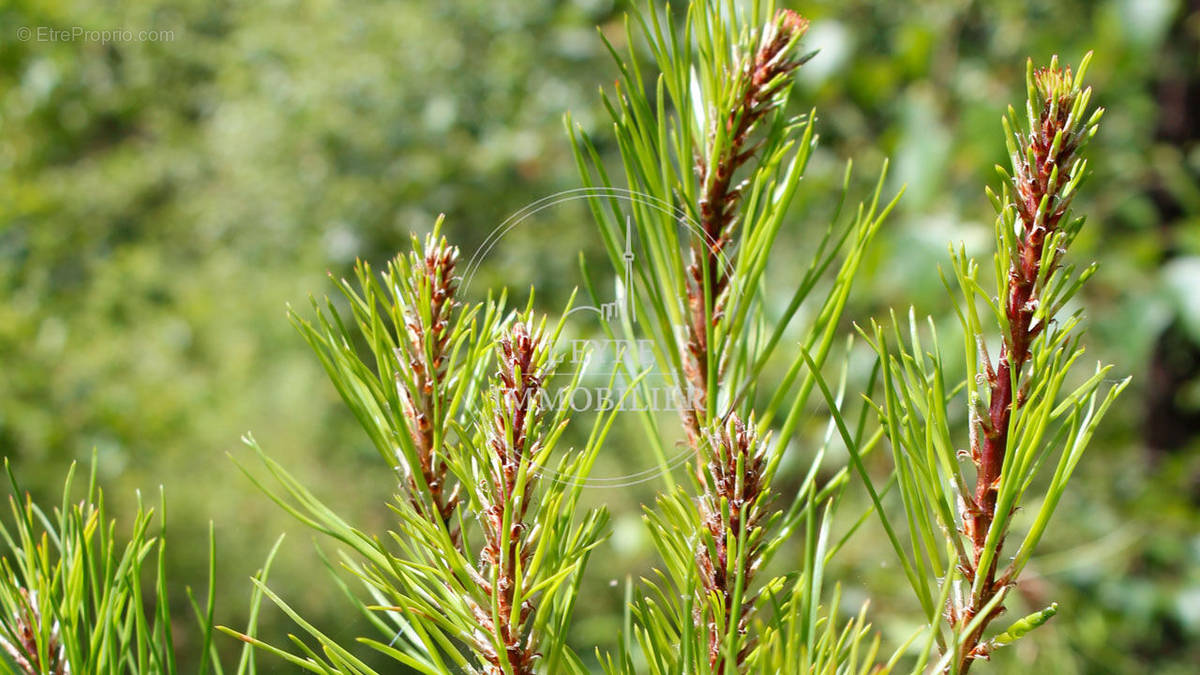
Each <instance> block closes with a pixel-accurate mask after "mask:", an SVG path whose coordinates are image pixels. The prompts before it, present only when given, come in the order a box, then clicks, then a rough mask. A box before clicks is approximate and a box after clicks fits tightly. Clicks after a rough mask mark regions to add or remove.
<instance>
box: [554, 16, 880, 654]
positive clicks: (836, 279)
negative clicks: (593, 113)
mask: <svg viewBox="0 0 1200 675" xmlns="http://www.w3.org/2000/svg"><path fill="white" fill-rule="evenodd" d="M676 23H677V22H675V21H673V20H672V19H671V17H669V16H667V17H663V16H661V15H660V14H659V12H658V10H657V9H655V8H653V7H647V8H646V9H645V10H644V11H642V12H636V13H634V14H633V15H632V18H631V21H630V22H629V23H628V30H627V40H626V41H627V43H628V44H629V50H628V52H627V54H618V53H617V52H616V50H613V56H614V58H615V59H616V61H617V64H618V67H619V68H620V70H621V79H620V80H619V81H618V86H617V88H616V90H615V92H614V93H613V95H612V96H606V98H605V104H606V106H607V109H608V111H609V113H610V116H611V118H612V122H613V129H614V131H615V134H616V139H617V144H618V148H619V149H620V153H621V158H622V165H623V167H624V169H625V179H626V187H622V188H618V190H628V193H629V194H632V195H634V196H635V197H636V198H635V199H631V200H629V201H628V202H620V201H618V200H617V199H605V198H603V197H597V198H595V199H593V200H592V210H593V214H594V215H595V217H596V220H597V222H598V223H599V224H600V226H601V229H602V232H603V233H604V239H605V242H606V243H607V244H608V247H609V254H610V259H611V260H612V262H613V265H614V267H616V268H617V269H620V266H621V264H622V258H621V250H620V246H619V244H620V242H622V241H623V240H624V238H623V237H622V236H621V234H622V232H623V231H624V227H625V223H626V216H625V214H624V213H623V212H622V210H623V209H628V210H629V211H630V212H631V219H632V223H633V226H634V228H635V231H636V233H637V240H638V241H639V242H640V244H641V247H642V249H643V256H642V257H641V258H640V259H641V260H645V261H646V262H645V263H644V264H643V265H642V266H641V268H640V269H638V270H637V275H636V278H635V282H636V283H635V285H634V286H635V287H634V288H631V289H628V292H629V293H632V294H636V295H637V302H635V303H632V306H633V307H635V308H636V311H637V312H638V316H637V324H636V325H637V326H639V327H648V330H649V331H650V334H651V336H652V337H653V343H654V346H655V357H656V359H658V361H659V363H661V364H664V365H668V366H669V367H670V370H671V372H672V373H673V374H674V376H675V379H676V383H677V385H678V387H679V388H680V390H681V392H682V395H681V396H680V397H679V398H680V400H681V401H683V402H684V405H683V406H682V407H681V410H680V416H681V418H682V428H683V434H684V437H685V439H686V441H687V443H688V446H689V447H690V448H691V450H692V452H693V453H694V454H695V460H696V462H695V467H696V470H695V471H694V472H693V473H692V479H693V480H692V481H691V487H692V490H691V491H690V492H688V491H687V490H682V489H678V488H676V486H675V484H674V481H673V479H672V478H671V476H670V473H669V470H668V467H667V466H666V464H665V462H664V466H663V474H664V478H665V480H664V482H665V483H666V484H667V486H668V490H667V493H666V494H664V495H663V496H661V497H660V499H659V500H658V504H657V508H656V509H654V510H651V511H650V512H648V514H647V522H648V525H649V527H650V529H651V532H652V535H653V536H654V538H655V543H656V546H657V548H658V550H659V553H660V555H661V556H662V558H663V564H664V569H663V570H662V571H661V572H659V573H658V576H657V577H656V578H655V579H654V580H648V581H646V585H647V586H648V587H649V588H650V589H652V596H651V597H654V598H658V599H660V600H661V602H650V601H646V602H637V603H635V604H634V607H633V623H635V624H637V625H639V626H640V627H641V629H642V631H643V632H639V633H638V634H637V635H636V636H632V635H631V636H629V638H628V639H627V640H626V641H625V643H626V644H627V645H631V644H632V643H633V642H634V641H635V640H636V642H637V643H638V644H639V645H640V646H641V648H642V650H643V652H645V654H646V657H647V659H648V660H650V661H651V662H652V663H655V664H656V666H657V667H658V668H659V670H658V671H657V672H673V671H674V669H680V668H681V669H683V670H684V671H687V672H722V673H741V672H750V671H754V672H778V667H779V663H778V662H777V661H773V660H772V657H771V656H770V653H769V652H762V653H758V652H757V651H756V650H758V649H759V647H760V646H763V645H764V644H766V641H764V640H763V639H762V638H764V637H769V640H770V641H772V644H774V643H773V641H774V640H775V639H776V638H777V637H778V636H779V635H782V634H784V633H785V632H786V631H787V630H789V629H788V628H786V627H785V624H786V623H787V621H788V619H787V618H785V617H786V616H788V615H787V612H786V611H782V610H781V609H780V608H779V607H776V606H774V603H775V600H776V598H777V597H783V596H784V595H786V594H785V593H784V592H783V589H784V587H785V586H788V585H790V582H788V581H785V580H784V579H782V578H777V579H768V580H766V581H765V582H761V583H760V581H759V580H758V579H756V572H757V571H758V570H759V569H761V567H762V566H763V565H765V563H766V561H767V560H768V559H769V558H770V556H771V554H772V553H773V552H774V551H776V550H777V549H778V548H779V546H780V545H781V543H782V542H783V541H784V540H786V539H787V538H788V537H789V536H790V535H791V533H792V532H794V531H795V529H796V528H797V527H798V526H799V524H800V523H801V522H802V521H804V520H805V519H810V520H811V519H812V518H814V517H816V516H815V512H816V507H815V504H810V503H808V501H806V500H808V499H811V498H813V497H815V495H816V494H817V493H818V492H819V493H820V495H821V498H820V499H819V500H817V501H816V503H821V502H824V500H826V499H828V498H830V497H831V495H832V494H833V493H834V492H836V490H837V486H838V485H840V484H841V480H842V478H844V476H845V474H844V473H841V472H834V474H835V476H836V478H835V479H834V480H833V481H831V482H830V483H829V484H827V485H824V486H818V485H817V478H816V477H817V475H818V467H819V466H820V464H821V462H822V457H823V452H821V451H817V452H816V453H815V456H814V457H813V462H814V463H813V466H812V468H811V469H810V471H809V472H808V474H807V475H806V477H805V479H804V481H803V483H802V487H801V488H800V490H798V492H797V494H796V495H795V496H794V498H793V502H792V504H791V505H790V506H786V508H781V509H780V510H772V508H771V506H772V505H771V504H770V495H771V489H770V482H771V478H772V475H773V473H774V471H775V469H776V468H777V467H778V464H779V462H780V460H781V458H782V455H783V451H784V449H785V448H787V447H788V445H789V443H791V441H792V439H793V437H794V436H795V435H796V432H797V430H798V428H799V427H800V425H801V422H802V420H803V419H804V417H805V414H806V413H807V412H808V411H807V402H808V397H809V394H810V393H811V391H812V386H813V384H814V379H813V378H812V375H811V374H809V375H805V374H803V373H802V371H803V370H804V369H805V363H804V360H803V359H802V358H801V357H800V355H799V351H798V350H797V351H793V352H792V353H791V354H783V353H781V352H782V351H783V350H779V349H777V348H778V347H779V346H780V345H781V341H782V340H783V339H784V334H785V332H786V331H787V330H788V328H789V327H790V326H789V324H791V322H792V319H793V318H794V317H795V316H796V314H797V313H798V311H799V310H800V307H801V306H802V305H804V304H806V303H812V305H813V306H812V307H810V311H811V315H812V316H813V317H815V318H814V320H813V321H812V322H811V323H810V324H809V325H807V326H802V327H800V334H801V336H802V337H801V338H800V342H801V345H802V346H803V347H804V349H806V350H810V351H811V352H812V353H813V355H814V358H815V359H816V361H817V362H818V363H819V364H824V363H825V361H826V359H827V357H828V356H829V354H830V351H831V349H832V346H833V342H834V340H835V336H836V333H837V327H838V323H839V318H840V316H841V313H842V310H843V308H844V307H845V302H846V299H847V297H848V294H849V291H850V288H851V286H852V283H853V279H854V276H855V274H856V273H857V271H858V268H859V265H860V262H861V261H862V258H863V255H864V252H865V250H866V247H867V245H868V244H869V242H870V241H871V239H872V238H873V236H874V234H875V232H876V231H877V230H878V228H879V226H880V225H881V223H882V221H883V219H884V218H885V217H886V215H887V213H888V212H889V211H890V210H891V208H892V206H894V204H895V201H892V202H891V203H889V204H883V203H881V202H880V194H881V192H882V184H883V177H882V176H881V177H880V183H879V186H878V187H877V189H876V192H875V195H874V196H873V198H872V199H871V200H870V201H869V202H868V203H866V204H863V205H861V206H860V207H859V209H857V211H856V212H855V213H854V215H853V216H852V217H851V218H850V219H849V222H845V221H844V220H843V219H842V217H841V216H842V209H841V205H842V204H843V203H844V199H845V193H844V192H843V194H842V200H843V201H840V202H839V203H838V208H837V209H836V211H835V213H834V217H833V221H832V222H831V223H830V224H829V226H828V227H826V228H824V230H823V231H822V232H821V233H820V234H819V235H818V236H817V237H816V240H817V245H816V246H815V251H814V253H813V258H812V260H811V261H810V263H809V265H808V267H807V269H804V270H803V272H802V274H801V275H798V276H799V278H795V276H792V277H788V281H787V283H789V284H792V285H793V286H794V288H795V291H794V292H793V295H792V297H791V298H790V301H789V302H788V304H787V305H786V307H785V308H784V309H783V311H782V312H779V311H778V310H773V311H770V312H768V311H767V309H766V307H765V303H764V299H765V288H764V285H765V283H766V278H767V262H768V260H769V259H770V258H771V249H772V247H773V246H775V245H776V243H777V241H778V237H779V235H780V233H781V232H782V231H784V228H785V227H788V226H789V222H788V221H789V218H790V214H789V206H790V205H791V203H792V200H793V198H794V197H795V195H796V192H797V190H798V188H799V184H800V181H801V177H802V176H803V174H804V170H805V167H806V166H807V163H808V158H809V157H810V154H811V152H812V149H813V148H814V147H815V143H816V134H815V126H814V121H815V117H814V115H813V114H811V113H810V114H808V115H801V116H795V115H794V113H792V112H791V111H790V110H789V102H790V100H791V94H792V88H793V87H792V83H793V80H794V74H795V72H796V69H797V68H799V67H800V66H801V65H802V64H804V63H805V62H806V61H807V60H808V59H809V58H811V57H812V54H805V53H803V52H802V51H801V50H800V43H801V40H802V38H803V36H804V34H805V32H806V30H807V28H808V22H807V20H805V19H804V18H803V17H801V16H800V15H798V14H796V13H795V12H792V11H790V10H778V11H777V10H776V7H775V4H774V3H773V2H754V3H748V4H747V5H745V6H738V5H735V3H732V2H715V1H696V2H692V3H690V4H689V5H688V9H687V18H686V21H684V22H683V25H682V26H676V25H675V24H676ZM635 28H636V30H635ZM639 37H640V38H641V42H639V40H638V38H639ZM641 43H644V44H646V45H647V46H648V47H649V51H650V53H651V55H652V56H653V61H654V64H655V65H656V66H657V68H658V71H659V73H658V74H657V75H655V76H654V77H655V79H653V80H646V79H644V74H643V70H642V67H641V65H640V63H639V61H640V59H641V57H640V55H639V50H638V46H639V45H640V44H641ZM572 139H573V141H574V143H575V148H576V157H577V159H578V162H579V166H580V171H581V174H582V176H583V179H584V181H585V184H586V185H587V186H588V187H598V188H602V190H601V193H602V194H605V195H608V194H612V193H613V185H612V182H611V180H610V178H609V177H608V175H607V173H606V172H605V170H604V167H603V165H602V163H601V162H600V160H599V155H598V153H597V152H596V150H595V147H594V145H593V144H592V142H591V140H590V139H589V138H588V137H587V136H586V135H584V134H583V132H582V130H579V129H572ZM848 182H849V169H847V174H846V184H848ZM831 270H832V271H833V273H832V274H829V275H827V272H830V271H831ZM827 276H828V277H832V280H831V281H832V283H830V284H829V285H828V286H827V288H826V289H825V290H826V292H825V293H824V294H823V295H822V294H814V293H813V291H814V289H816V288H818V287H820V282H821V281H822V280H824V279H826V277H827ZM624 330H625V335H624V337H625V338H626V339H636V338H638V337H641V335H635V334H633V333H632V332H631V329H630V325H629V324H627V325H625V326H624ZM769 364H771V365H770V371H771V372H773V373H776V374H777V375H776V376H773V377H770V378H769V379H770V380H771V384H770V385H769V386H768V385H765V384H763V382H764V377H763V376H764V374H765V373H767V372H768V369H769ZM629 375H630V376H632V375H633V373H629ZM760 386H762V387H763V391H767V392H768V393H766V394H765V395H764V394H762V392H760V389H759V388H760ZM756 411H757V412H756ZM747 420H753V422H747ZM645 423H646V425H647V428H650V429H654V430H656V432H655V433H654V434H651V436H650V438H649V442H650V443H651V447H652V448H654V450H655V452H656V454H657V455H658V456H659V457H660V458H662V457H664V456H665V453H664V452H663V449H662V447H663V445H664V444H665V443H667V442H669V441H667V440H665V439H666V438H667V436H666V433H664V432H662V431H658V429H659V420H657V419H655V418H654V416H653V415H649V414H647V415H646V416H645ZM729 425H732V426H729ZM768 430H770V431H772V432H773V433H771V434H768V433H766V432H767V431H768ZM769 437H773V439H774V441H773V442H772V441H771V440H770V438H769ZM813 564H814V566H820V565H823V564H824V561H820V562H816V561H814V563H813ZM810 582H811V579H810ZM821 590H822V589H821V587H820V584H819V582H818V583H816V584H811V583H808V584H801V585H799V586H797V587H796V594H797V595H796V597H798V598H804V600H803V602H809V601H814V600H813V597H816V598H819V597H820V595H821ZM809 594H815V595H814V596H813V597H810V596H809ZM814 602H819V601H814ZM781 603H782V604H787V601H781ZM806 606H808V605H806ZM812 606H814V607H815V606H816V605H815V604H814V605H812ZM755 616H762V622H761V623H756V622H755V621H754V617H755ZM807 618H811V617H810V616H809V615H806V619H807ZM806 647H809V648H812V649H814V650H815V649H816V648H817V645H816V643H815V642H813V643H811V644H808V645H806ZM808 653H810V654H813V653H814V652H808ZM815 658H817V659H818V660H819V659H820V657H815ZM618 665H619V664H618V662H616V661H614V662H613V664H612V666H611V667H613V668H617V667H618ZM625 666H628V664H627V663H626V664H625ZM773 667H775V668H776V670H775V671H772V670H771V669H772V668H773ZM755 669H761V670H755ZM622 672H629V670H628V667H626V668H625V670H623V671H622Z"/></svg>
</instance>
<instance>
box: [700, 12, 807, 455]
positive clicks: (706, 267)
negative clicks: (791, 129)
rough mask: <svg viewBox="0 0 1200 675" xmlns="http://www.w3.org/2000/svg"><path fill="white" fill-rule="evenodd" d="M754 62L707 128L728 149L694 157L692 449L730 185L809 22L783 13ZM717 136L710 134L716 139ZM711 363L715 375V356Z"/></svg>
mask: <svg viewBox="0 0 1200 675" xmlns="http://www.w3.org/2000/svg"><path fill="white" fill-rule="evenodd" d="M768 30H769V32H768V33H767V35H766V37H765V38H764V40H763V42H762V45H761V46H760V47H759V49H758V51H757V52H756V53H755V54H754V56H753V58H749V59H747V60H746V62H745V64H744V65H743V66H742V68H743V70H742V72H741V73H740V74H739V78H738V83H739V85H740V86H741V93H740V95H739V96H738V97H737V98H736V103H735V104H734V105H733V106H732V107H731V109H730V110H727V111H726V112H725V114H724V116H723V117H719V118H717V119H716V120H715V121H714V124H719V125H723V126H724V132H725V134H726V135H727V136H726V137H727V142H726V145H725V147H724V149H723V150H722V152H721V153H719V155H718V156H717V157H716V158H714V159H713V160H712V161H709V160H706V159H705V158H703V157H701V156H700V153H699V152H698V153H697V155H698V156H697V160H696V173H697V176H698V178H699V181H700V186H701V193H700V202H699V212H700V229H701V230H702V232H701V233H699V236H700V237H701V239H702V241H698V242H695V243H694V244H693V246H692V251H691V260H690V262H689V264H688V268H687V271H688V276H687V294H688V325H687V341H686V345H685V348H684V355H683V356H684V359H683V362H684V375H685V376H686V380H687V384H686V386H687V391H686V394H687V395H686V396H685V397H684V401H685V409H684V428H685V431H686V432H687V437H688V442H689V443H690V444H691V446H692V448H693V449H696V448H698V446H699V444H700V441H701V430H702V429H703V428H704V426H705V425H706V424H707V422H708V402H709V397H710V396H711V394H712V392H710V391H709V376H710V373H709V355H710V354H709V351H710V349H711V347H712V345H709V344H708V329H709V327H710V326H714V325H716V323H717V321H719V320H720V318H721V314H722V312H723V309H724V304H725V295H726V291H727V289H728V285H729V277H728V275H727V273H726V269H725V264H724V263H723V258H724V255H725V250H726V248H727V247H728V246H729V244H730V242H731V241H732V238H733V233H734V230H735V228H736V226H737V219H738V218H737V216H738V214H737V205H738V202H739V200H740V199H741V190H740V188H738V187H736V186H735V185H734V183H733V178H734V175H735V174H736V173H737V171H738V169H739V168H741V167H742V165H743V164H745V163H746V162H747V161H748V160H749V159H750V158H751V157H752V156H753V155H754V151H755V149H756V148H755V147H754V146H752V145H749V144H748V141H749V137H750V135H751V133H752V132H753V130H754V128H755V126H756V125H757V124H758V122H759V121H760V120H762V119H763V118H764V117H766V115H767V114H768V113H770V112H771V111H772V110H774V109H776V108H777V107H778V106H779V105H780V104H781V101H780V99H779V97H778V96H777V94H778V93H779V91H780V88H781V86H783V84H784V83H785V81H786V80H785V78H786V77H787V76H788V75H789V74H791V72H792V71H794V70H795V69H796V68H798V67H799V66H800V65H801V63H803V61H802V60H801V59H797V58H791V57H789V56H788V50H790V49H792V48H793V47H794V46H795V44H796V40H797V39H798V38H799V37H800V36H801V35H803V34H804V32H805V31H806V30H808V20H807V19H805V18H804V17H802V16H800V15H799V14H797V13H795V12H793V11H791V10H782V11H781V12H780V13H779V15H778V17H777V18H776V22H775V23H773V24H772V25H771V26H770V28H769V29H768ZM717 132H718V129H716V128H714V129H712V130H711V131H710V132H709V138H710V139H715V138H716V137H717V135H718V133H717ZM717 357H718V358H717V359H715V363H716V364H717V367H718V368H719V367H720V362H721V359H720V355H719V354H718V355H717Z"/></svg>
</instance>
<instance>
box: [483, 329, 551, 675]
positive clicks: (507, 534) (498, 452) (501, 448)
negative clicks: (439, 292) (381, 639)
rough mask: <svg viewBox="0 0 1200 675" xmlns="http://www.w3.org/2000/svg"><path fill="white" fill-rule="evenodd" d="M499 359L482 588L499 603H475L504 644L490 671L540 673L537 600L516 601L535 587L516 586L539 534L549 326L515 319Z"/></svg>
mask: <svg viewBox="0 0 1200 675" xmlns="http://www.w3.org/2000/svg"><path fill="white" fill-rule="evenodd" d="M497 358H498V361H499V370H498V371H497V373H496V380H495V384H494V385H493V387H492V389H491V391H490V392H489V397H490V399H491V404H492V419H491V426H490V429H489V433H488V437H487V448H488V449H489V450H490V451H491V452H492V453H493V457H492V465H491V470H490V471H489V473H488V477H489V484H488V485H487V488H486V490H484V495H485V497H486V501H485V502H484V507H485V508H484V512H483V516H484V517H483V531H484V546H483V549H482V551H481V553H480V557H479V575H480V579H481V588H482V590H483V593H484V594H485V595H487V596H489V597H490V598H491V599H492V604H491V607H487V608H485V607H480V606H478V605H475V606H474V607H473V609H474V610H475V617H476V620H477V621H478V622H479V625H480V627H481V628H483V630H485V631H487V632H489V633H491V634H493V635H495V636H496V637H498V639H499V640H500V642H501V643H502V645H503V647H504V656H503V657H501V655H500V654H499V653H492V654H488V655H487V656H488V658H489V661H490V664H491V668H490V670H489V671H488V672H490V673H495V674H496V675H502V674H503V673H508V672H511V673H514V674H515V675H526V674H531V673H533V672H534V670H533V665H534V662H535V660H536V659H537V658H538V657H539V656H540V655H539V654H538V653H537V651H535V642H534V639H535V636H534V635H532V634H531V633H529V631H528V629H527V627H526V622H527V621H528V619H529V617H530V615H531V613H532V612H533V610H534V600H533V599H532V598H529V599H526V600H524V601H521V602H520V607H519V608H518V607H516V606H515V602H517V601H518V599H519V598H521V597H527V595H526V594H527V592H528V589H526V591H525V592H521V593H519V594H518V593H517V591H518V590H519V589H520V587H521V586H522V584H523V579H522V577H521V575H520V570H521V569H524V568H527V567H528V566H529V558H530V556H531V555H532V554H533V548H534V542H533V540H532V538H533V537H534V536H536V535H535V530H534V529H533V528H531V527H530V526H529V525H530V524H529V523H527V517H528V512H529V505H530V504H531V503H532V502H533V495H534V491H535V490H536V488H537V483H538V475H537V473H536V472H535V473H532V474H531V473H529V472H528V469H529V466H530V463H531V461H532V459H533V456H534V455H536V454H537V453H538V452H539V451H540V449H541V447H542V445H543V443H542V438H541V436H540V431H541V428H542V422H543V417H544V415H545V408H544V406H543V405H542V402H541V398H542V395H543V394H544V389H543V382H544V381H545V378H546V376H547V374H548V373H547V370H546V369H547V367H548V366H547V361H548V352H547V348H546V339H545V335H544V330H543V329H542V328H540V327H539V328H533V329H531V328H530V327H529V326H528V325H526V324H525V323H523V322H517V323H514V324H513V325H512V327H511V328H510V329H509V330H508V332H507V335H505V336H504V337H503V338H501V340H500V344H499V347H498V349H497ZM506 665H507V666H508V668H509V669H506V668H505V666H506Z"/></svg>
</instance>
